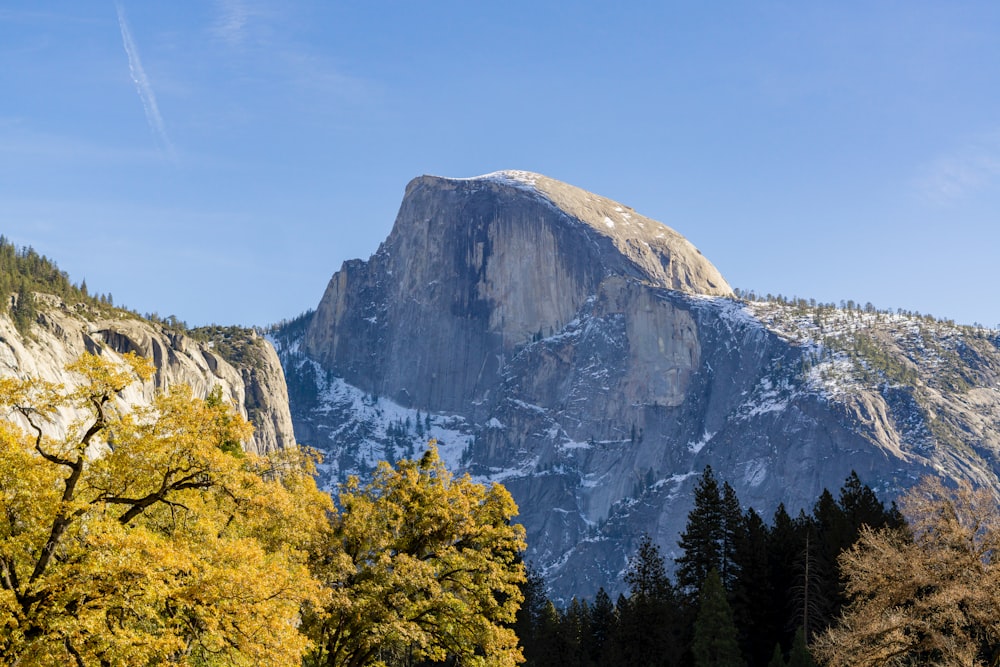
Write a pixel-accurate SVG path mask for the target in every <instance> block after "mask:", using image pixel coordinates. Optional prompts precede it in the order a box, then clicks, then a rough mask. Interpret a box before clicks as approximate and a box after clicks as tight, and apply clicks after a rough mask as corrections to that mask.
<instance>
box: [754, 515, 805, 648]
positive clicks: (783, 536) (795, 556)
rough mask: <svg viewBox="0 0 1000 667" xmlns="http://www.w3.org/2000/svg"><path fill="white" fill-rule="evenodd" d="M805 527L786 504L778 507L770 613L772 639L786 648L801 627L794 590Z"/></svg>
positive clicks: (771, 538)
mask: <svg viewBox="0 0 1000 667" xmlns="http://www.w3.org/2000/svg"><path fill="white" fill-rule="evenodd" d="M802 535H803V531H802V527H801V526H800V525H799V524H796V522H795V521H794V520H793V519H792V517H791V516H789V514H788V512H787V511H786V510H785V506H784V504H781V505H778V509H777V510H775V512H774V518H773V519H772V522H771V530H770V531H769V532H768V545H767V554H768V571H769V578H770V583H771V590H772V591H773V595H774V598H773V600H774V604H773V605H772V607H771V609H769V610H767V611H766V612H762V613H767V614H769V615H770V623H771V627H772V628H774V630H775V632H776V634H775V636H773V637H771V638H770V639H771V640H772V641H773V640H777V641H779V642H780V643H781V645H782V646H790V645H791V643H792V639H793V631H794V628H796V627H798V625H799V622H800V621H799V619H800V616H801V615H800V614H799V613H798V609H797V607H796V605H795V604H794V603H793V601H794V599H795V595H794V592H793V587H794V585H795V583H796V582H797V579H796V578H795V577H794V576H792V574H793V573H794V572H795V571H796V563H797V562H798V561H799V557H800V554H801V544H802V543H803V542H804V540H803V539H802Z"/></svg>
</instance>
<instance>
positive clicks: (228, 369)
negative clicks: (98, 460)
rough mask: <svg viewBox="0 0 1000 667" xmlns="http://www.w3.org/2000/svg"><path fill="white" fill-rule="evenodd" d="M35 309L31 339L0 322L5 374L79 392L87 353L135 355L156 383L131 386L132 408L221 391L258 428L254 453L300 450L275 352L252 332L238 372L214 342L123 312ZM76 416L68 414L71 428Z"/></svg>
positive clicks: (54, 302)
mask: <svg viewBox="0 0 1000 667" xmlns="http://www.w3.org/2000/svg"><path fill="white" fill-rule="evenodd" d="M36 302H37V304H38V307H39V316H38V319H37V321H36V322H35V323H34V324H33V325H32V326H31V330H30V332H29V335H28V336H22V335H21V334H20V333H19V332H18V331H17V330H16V329H15V328H14V325H13V323H12V322H11V320H10V319H9V318H8V317H7V316H6V315H0V375H18V376H21V377H38V378H42V379H45V380H49V381H52V382H61V383H64V384H66V385H67V386H72V385H73V384H74V382H76V378H75V377H74V376H73V375H72V374H70V373H68V372H66V370H65V367H66V365H67V364H69V363H70V362H72V361H74V360H75V359H77V358H78V357H79V356H80V355H81V354H83V353H84V352H90V353H92V354H105V355H112V356H116V355H121V354H125V353H128V352H135V353H137V354H139V355H141V356H143V357H146V358H148V359H151V360H152V361H153V363H154V364H155V365H156V373H155V375H154V377H153V378H152V379H151V380H150V381H149V382H146V383H144V384H141V385H140V384H136V385H134V386H132V387H129V388H128V389H127V390H126V392H125V394H124V395H123V398H124V399H125V400H126V402H128V403H131V404H141V403H147V402H149V401H150V400H151V399H152V397H153V395H154V393H155V392H156V391H159V390H163V389H165V388H167V387H170V386H172V385H176V384H181V383H183V384H188V385H190V386H191V387H192V388H193V390H194V393H195V395H197V396H202V397H204V396H207V395H208V393H209V392H211V391H212V390H213V389H214V388H215V387H219V388H220V389H221V391H222V395H223V398H224V399H226V400H229V401H231V402H232V403H233V404H234V405H236V406H238V408H239V410H240V412H241V413H242V414H243V415H244V416H245V417H248V418H249V419H250V421H251V423H253V425H254V435H253V437H252V438H251V440H250V441H249V442H247V443H244V447H245V448H246V449H247V450H250V451H254V452H258V453H263V452H268V451H273V450H277V449H282V448H286V447H291V446H293V445H294V443H295V439H294V435H293V431H292V421H291V415H290V413H289V411H288V398H287V397H288V393H287V388H286V387H285V382H284V374H283V373H282V370H281V365H280V362H279V360H278V357H277V354H276V353H275V351H274V348H273V347H272V346H271V345H270V344H269V343H268V342H267V341H266V340H264V339H263V338H259V337H257V336H256V335H255V334H253V332H247V336H252V338H253V340H248V341H246V344H247V345H249V346H251V347H252V348H253V350H254V352H255V354H254V355H247V356H246V357H245V358H246V359H247V360H248V363H244V364H235V365H234V364H232V363H230V362H229V361H227V360H226V359H224V358H223V357H222V356H221V355H220V354H218V353H217V352H216V351H215V350H214V349H213V345H212V344H211V342H201V341H197V340H195V339H193V338H191V337H189V336H187V335H185V334H182V333H178V332H174V331H169V330H166V329H164V328H162V327H160V326H158V325H156V324H154V323H152V322H148V321H146V320H142V319H139V318H137V317H135V316H131V315H127V314H125V313H123V312H121V311H116V316H114V317H108V316H107V315H106V314H105V315H103V316H102V315H101V314H100V313H98V312H97V311H93V310H92V309H90V308H88V307H87V306H84V305H82V304H81V305H78V306H75V307H72V308H71V307H69V306H68V305H67V304H65V303H63V302H62V301H60V300H59V299H57V298H55V297H52V296H49V295H45V294H37V295H36ZM250 356H252V360H250V359H249V357H250ZM72 417H73V415H66V419H65V422H66V423H67V424H68V423H69V421H70V420H71V419H72ZM54 426H55V428H56V429H59V428H63V427H64V426H63V425H61V424H59V423H57V424H55V425H54Z"/></svg>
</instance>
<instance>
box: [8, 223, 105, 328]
mask: <svg viewBox="0 0 1000 667" xmlns="http://www.w3.org/2000/svg"><path fill="white" fill-rule="evenodd" d="M35 292H44V293H46V294H52V295H55V296H57V297H59V298H61V299H62V300H64V301H66V302H68V303H85V304H88V305H90V306H92V307H95V308H98V309H100V308H110V307H113V305H114V302H113V300H112V297H111V294H100V295H93V294H90V292H89V291H88V290H87V281H86V280H84V281H83V282H81V283H80V284H79V285H76V284H74V283H72V282H70V279H69V276H68V275H67V274H66V272H65V271H60V270H59V267H58V266H56V263H55V262H54V261H52V260H51V259H49V258H48V257H46V256H45V255H40V254H38V253H37V252H36V251H35V249H34V248H32V247H31V246H28V247H26V248H18V247H17V246H16V245H14V244H13V243H11V242H10V241H8V240H7V237H5V236H3V235H0V296H2V297H3V298H4V299H5V300H6V303H5V308H6V309H7V312H8V313H9V314H10V316H11V319H12V320H13V321H14V325H15V326H16V327H17V329H18V331H19V332H21V334H22V335H25V334H28V333H29V331H30V327H31V324H32V323H33V322H34V321H35V318H36V317H37V316H38V308H37V305H36V303H35V297H34V293H35Z"/></svg>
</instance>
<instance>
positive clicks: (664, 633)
mask: <svg viewBox="0 0 1000 667" xmlns="http://www.w3.org/2000/svg"><path fill="white" fill-rule="evenodd" d="M625 583H627V584H628V585H629V598H628V600H627V601H625V603H624V604H619V607H618V616H619V623H618V633H617V637H616V642H615V647H614V649H615V651H616V652H615V653H614V657H615V660H614V661H613V662H614V663H616V664H630V665H673V664H678V662H679V661H680V659H681V653H682V651H681V645H682V643H681V642H680V641H679V638H678V637H677V630H678V625H679V624H678V623H677V604H676V600H675V598H674V592H673V587H672V586H671V584H670V579H669V577H668V576H667V571H666V567H665V565H664V561H663V556H662V555H660V549H659V547H658V546H657V545H656V544H654V543H653V540H652V539H651V538H650V537H649V535H643V537H642V540H641V541H640V543H639V549H638V551H637V552H636V554H635V556H633V557H632V558H631V559H630V560H629V564H628V569H627V570H626V572H625ZM620 602H621V601H620Z"/></svg>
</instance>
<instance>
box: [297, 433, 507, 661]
mask: <svg viewBox="0 0 1000 667" xmlns="http://www.w3.org/2000/svg"><path fill="white" fill-rule="evenodd" d="M338 504H339V506H340V513H339V514H338V515H336V516H335V517H334V519H333V533H332V535H331V541H330V543H329V546H328V548H327V549H326V551H325V553H323V554H322V556H321V557H320V558H319V559H318V561H317V564H316V568H317V570H318V571H319V572H320V573H321V576H322V577H323V578H324V580H325V581H326V582H327V584H328V587H329V589H328V590H329V598H328V600H327V603H326V605H325V606H324V607H323V608H322V609H320V610H317V611H316V612H315V614H313V615H312V616H310V617H309V619H308V620H309V631H310V633H311V635H312V637H313V639H314V640H315V642H316V644H317V650H316V651H315V652H314V653H313V654H312V655H311V656H310V658H309V659H308V660H307V662H306V664H309V665H338V666H339V665H368V664H375V665H378V664H386V663H389V662H392V661H394V659H398V658H400V657H403V656H407V657H408V658H409V659H412V660H417V661H419V660H434V661H440V660H444V659H445V658H449V657H451V658H454V659H455V660H456V664H462V665H481V666H484V667H485V666H487V665H489V666H497V667H509V666H513V665H515V664H517V663H519V662H521V661H522V657H521V652H520V649H519V648H518V646H517V637H516V636H515V635H514V633H513V631H512V630H511V629H510V627H509V625H510V624H511V623H512V622H513V620H514V615H515V613H516V611H517V609H518V607H519V605H520V603H521V600H522V596H521V593H520V589H519V587H518V584H519V583H521V582H523V581H524V567H523V565H522V563H521V561H520V559H519V554H520V552H522V551H523V550H524V548H525V543H524V529H523V528H522V527H521V526H520V525H512V524H511V523H510V519H511V517H513V516H515V515H516V514H517V507H516V505H515V504H514V501H513V499H512V498H511V497H510V494H509V493H507V491H506V489H504V488H503V487H502V486H499V485H493V486H491V487H489V488H487V487H485V486H483V485H481V484H476V483H474V482H473V481H472V480H471V479H470V478H469V477H468V476H467V475H466V476H463V477H460V478H458V479H454V478H452V476H451V475H450V474H449V473H448V471H447V470H446V469H445V467H444V465H443V464H442V463H441V461H440V459H439V458H438V455H437V450H436V449H435V448H434V446H433V443H432V445H431V448H430V449H429V450H428V452H427V453H426V454H425V455H424V457H423V458H422V459H421V460H420V461H419V462H416V461H406V460H403V461H400V462H399V464H398V465H397V467H396V468H395V469H393V468H392V467H391V466H389V465H388V464H387V463H384V462H383V463H381V464H380V465H379V467H378V469H377V470H376V471H375V475H374V479H373V480H372V482H371V483H369V484H367V485H362V484H361V483H360V481H359V480H358V479H357V478H351V479H350V480H349V481H348V482H347V483H346V484H344V485H343V486H342V488H341V490H340V493H339V496H338Z"/></svg>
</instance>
